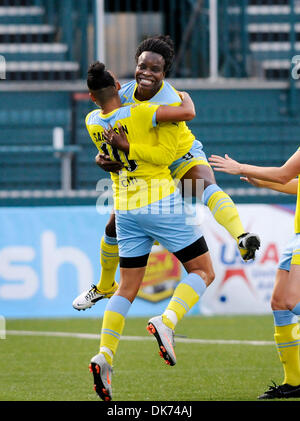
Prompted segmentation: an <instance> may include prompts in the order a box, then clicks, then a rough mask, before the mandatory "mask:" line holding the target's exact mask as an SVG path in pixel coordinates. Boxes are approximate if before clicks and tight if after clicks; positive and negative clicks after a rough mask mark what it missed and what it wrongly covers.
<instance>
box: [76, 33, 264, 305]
mask: <svg viewBox="0 0 300 421" xmlns="http://www.w3.org/2000/svg"><path fill="white" fill-rule="evenodd" d="M174 56H175V52H174V45H173V42H172V39H171V38H170V37H169V36H163V35H162V36H156V37H152V38H148V39H146V40H144V41H143V42H142V43H141V44H140V45H139V46H138V48H137V51H136V72H135V79H136V80H133V81H131V82H129V83H127V84H125V85H124V86H122V88H121V89H120V91H119V95H120V98H121V102H122V105H129V104H140V103H143V102H145V101H147V102H151V103H153V104H158V105H172V106H174V107H177V106H178V105H180V103H181V98H180V96H179V94H178V92H177V91H176V90H175V89H174V88H173V87H172V86H171V85H170V84H169V83H168V82H167V81H166V80H165V76H166V74H167V73H168V72H169V71H170V69H171V67H172V64H173V60H174ZM160 126H163V124H160ZM169 126H170V125H169ZM165 136H166V141H167V140H168V139H170V142H172V138H173V137H174V136H178V137H179V139H178V143H177V150H176V154H175V156H174V161H173V162H172V163H171V165H170V171H171V175H172V177H173V178H174V179H177V180H181V182H182V183H181V185H182V187H183V189H182V193H183V194H184V195H187V196H188V195H192V196H194V197H197V195H198V196H199V194H200V195H201V197H198V199H200V200H201V201H202V202H203V203H204V204H205V205H206V206H208V208H209V209H210V211H211V212H212V215H213V216H214V218H215V219H216V221H217V222H218V223H219V224H221V225H222V226H223V227H224V228H226V230H227V231H228V232H229V233H230V235H231V236H232V237H233V238H234V240H235V241H236V242H237V244H238V247H239V250H240V253H241V255H242V258H243V259H244V260H245V261H247V260H250V259H253V258H254V257H255V252H256V250H257V249H258V248H259V245H260V240H259V238H258V236H257V235H255V234H251V233H246V232H245V229H244V227H243V224H242V222H241V220H240V217H239V214H238V211H237V208H236V206H235V204H234V203H233V201H232V199H231V198H230V197H229V196H228V194H227V193H225V192H224V191H223V190H222V189H221V188H220V187H219V186H218V185H217V184H216V180H215V176H214V173H213V170H212V168H211V166H210V165H209V163H208V161H207V158H206V155H205V153H204V151H203V146H202V143H201V142H200V141H198V140H197V139H195V136H194V135H193V134H192V132H191V131H190V130H189V128H188V126H187V125H186V123H185V122H184V121H182V122H179V123H177V124H176V125H172V126H170V127H169V128H168V131H166V132H165ZM148 148H150V149H151V145H147V144H144V145H143V146H141V147H140V148H139V149H137V150H136V151H135V154H134V159H135V158H137V159H143V154H144V153H148V152H147V150H148ZM131 155H132V156H133V153H132V154H131ZM97 163H98V164H99V165H100V166H101V167H102V168H103V169H105V170H106V171H109V172H111V171H119V170H120V169H121V168H122V163H116V162H112V161H111V158H110V157H109V155H108V154H106V153H101V154H99V155H98V157H97ZM185 180H192V183H187V184H189V185H190V184H192V191H188V189H187V188H185V187H186V185H185V183H184V181H185ZM198 180H203V184H204V191H201V192H199V190H200V189H199V188H197V185H198V187H199V183H197V182H198ZM100 262H101V277H100V280H99V283H98V284H97V285H93V286H92V287H91V289H90V290H88V291H84V292H83V293H82V294H80V295H79V296H78V297H77V298H76V299H75V300H74V301H73V307H74V308H75V309H77V310H81V309H86V308H90V307H92V306H93V305H94V304H95V303H96V302H97V301H98V300H100V299H103V298H109V297H110V296H112V294H113V293H114V291H115V290H116V289H117V283H116V282H115V274H116V271H117V268H118V264H119V256H118V244H117V238H116V228H115V215H114V213H112V215H111V217H110V219H109V221H108V223H107V225H106V228H105V233H104V236H103V237H102V240H101V250H100Z"/></svg>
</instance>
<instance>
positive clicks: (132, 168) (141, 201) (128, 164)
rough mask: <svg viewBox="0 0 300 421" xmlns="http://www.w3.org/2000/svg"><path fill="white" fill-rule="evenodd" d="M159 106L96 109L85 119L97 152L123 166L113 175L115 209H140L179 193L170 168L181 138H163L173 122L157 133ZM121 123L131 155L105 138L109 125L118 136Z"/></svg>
mask: <svg viewBox="0 0 300 421" xmlns="http://www.w3.org/2000/svg"><path fill="white" fill-rule="evenodd" d="M158 107H159V106H158V105H153V104H149V103H144V104H141V105H132V106H124V107H121V108H118V109H116V110H114V111H112V112H111V113H109V114H103V113H102V112H101V110H100V109H97V110H94V111H92V112H91V113H89V114H88V115H87V117H86V127H87V130H88V132H89V134H90V136H91V139H92V140H93V142H94V144H95V145H96V147H97V149H98V150H99V151H100V152H101V153H104V154H105V155H109V156H110V159H111V160H113V161H119V162H122V163H123V165H124V168H123V169H122V170H121V171H120V172H119V174H116V173H111V178H112V181H113V194H114V207H115V209H116V210H133V209H137V208H141V207H143V206H147V205H149V204H151V203H153V202H156V201H158V200H161V199H163V198H164V197H166V196H169V195H170V194H172V193H174V191H175V190H176V187H175V183H174V181H173V179H172V177H171V174H170V170H169V168H168V166H169V165H170V164H171V163H172V162H173V161H174V157H175V155H176V149H177V139H178V136H172V137H171V136H165V135H164V134H166V133H168V127H169V126H171V124H170V123H169V124H168V125H166V129H165V130H164V129H161V130H157V128H156V110H157V108H158ZM118 123H119V124H121V125H122V127H123V129H124V132H125V133H126V135H127V139H128V142H129V144H130V152H129V154H126V153H124V152H123V151H120V150H118V149H117V148H115V147H112V146H111V145H109V144H108V143H107V142H106V140H105V138H104V135H103V131H104V129H108V127H109V125H111V126H112V127H113V129H114V130H115V131H116V132H117V133H118ZM145 144H147V147H145ZM148 145H149V146H148Z"/></svg>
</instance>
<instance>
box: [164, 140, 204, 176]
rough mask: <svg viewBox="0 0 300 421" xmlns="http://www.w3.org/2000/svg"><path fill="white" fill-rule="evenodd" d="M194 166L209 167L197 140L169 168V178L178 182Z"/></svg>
mask: <svg viewBox="0 0 300 421" xmlns="http://www.w3.org/2000/svg"><path fill="white" fill-rule="evenodd" d="M195 165H206V166H208V167H210V165H209V163H208V161H207V158H206V155H205V152H204V151H203V145H202V143H201V142H200V141H199V140H195V141H194V143H193V145H192V147H191V149H190V150H189V152H188V153H187V154H186V155H184V156H182V157H181V158H179V159H176V161H174V162H172V164H171V165H170V166H169V169H170V171H171V176H172V177H173V178H174V179H178V180H180V179H181V178H182V177H183V176H184V174H186V173H187V172H188V171H189V170H190V169H191V168H192V167H194V166H195Z"/></svg>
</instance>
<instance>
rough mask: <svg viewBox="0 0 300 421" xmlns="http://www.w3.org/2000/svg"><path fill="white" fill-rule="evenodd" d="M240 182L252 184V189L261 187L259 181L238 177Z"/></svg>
mask: <svg viewBox="0 0 300 421" xmlns="http://www.w3.org/2000/svg"><path fill="white" fill-rule="evenodd" d="M240 180H242V181H246V183H249V184H252V186H254V187H261V185H260V182H259V180H257V179H256V178H252V177H240Z"/></svg>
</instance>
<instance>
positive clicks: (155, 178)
mask: <svg viewBox="0 0 300 421" xmlns="http://www.w3.org/2000/svg"><path fill="white" fill-rule="evenodd" d="M87 83H88V87H89V91H90V95H91V98H92V99H93V100H94V102H95V103H96V104H97V105H98V106H99V107H100V108H101V110H100V109H96V110H95V111H92V112H91V113H90V114H88V116H87V118H86V125H87V129H88V131H89V134H90V136H91V138H92V140H93V142H94V143H95V145H96V147H97V148H98V149H99V150H105V151H106V152H107V153H109V155H110V156H111V158H112V160H120V161H122V163H123V168H122V170H120V171H119V173H118V174H117V173H112V174H111V177H112V180H113V192H114V209H115V215H116V231H117V238H118V244H119V256H120V285H119V287H118V290H117V291H116V292H115V293H114V295H113V296H112V297H111V298H110V300H109V301H108V303H107V306H106V308H105V312H104V316H103V323H102V329H101V339H100V349H99V353H98V354H96V355H95V356H94V357H93V358H92V360H91V364H90V370H91V372H92V373H93V380H94V385H95V386H94V387H95V390H96V392H97V394H98V395H99V396H100V398H101V399H103V400H107V401H109V400H111V399H112V387H111V375H112V365H113V359H114V356H115V354H116V351H117V347H118V344H119V341H120V337H121V335H122V332H123V328H124V324H125V319H126V315H127V313H128V311H129V309H130V306H131V304H132V302H133V301H134V299H135V297H136V295H137V292H138V290H139V288H140V286H141V282H142V280H143V277H144V274H145V270H146V265H147V261H148V257H149V254H150V252H151V249H152V246H153V243H154V240H157V241H159V243H160V244H161V245H162V246H163V247H165V248H166V249H167V250H169V251H170V252H171V253H173V254H174V255H175V256H176V257H177V258H178V259H179V261H180V262H181V263H182V264H183V266H184V267H185V269H186V271H187V273H188V275H187V276H186V277H185V278H184V279H183V280H182V281H181V282H180V283H179V284H178V285H177V287H176V289H175V291H174V294H173V297H172V298H171V300H170V302H169V305H168V306H167V308H166V310H165V312H164V313H163V315H161V316H156V317H153V318H151V319H150V320H149V322H148V330H149V332H150V333H151V334H154V335H155V337H156V339H157V342H158V345H159V350H160V354H161V356H162V357H163V358H164V359H165V361H166V362H167V363H168V364H170V365H174V364H175V363H176V355H175V352H174V348H173V344H174V339H173V334H174V329H175V326H176V324H177V323H178V322H179V321H180V320H181V319H182V318H183V316H184V315H185V314H186V313H187V312H188V311H189V310H190V309H191V308H192V307H193V306H194V305H195V303H196V302H197V301H198V300H199V298H200V297H201V296H202V295H203V293H204V292H205V290H206V288H207V287H208V285H210V283H211V282H212V281H213V279H214V271H213V267H212V262H211V258H210V254H209V251H208V248H207V245H206V242H205V239H204V237H203V235H202V232H201V229H200V227H199V226H198V225H188V224H187V220H186V219H187V216H188V215H189V213H188V212H187V210H186V207H185V205H184V202H183V199H182V196H181V194H180V192H179V189H178V188H177V187H176V185H175V182H174V180H173V178H172V177H171V174H170V169H169V168H168V166H169V165H170V163H171V162H173V161H174V156H175V155H176V150H177V142H178V136H173V135H172V136H168V128H169V126H172V123H168V124H165V125H164V126H163V127H159V128H156V125H157V123H158V122H167V121H173V122H174V121H180V120H182V119H185V120H189V119H191V118H193V117H194V115H195V110H194V105H193V102H192V100H191V99H190V97H189V96H188V95H187V94H184V97H183V102H182V104H181V105H180V106H179V107H170V106H159V105H154V104H149V103H143V104H139V105H136V104H134V105H128V106H123V107H122V103H121V100H120V97H119V95H118V82H117V81H116V80H115V78H114V77H113V76H112V74H111V73H110V72H108V71H106V70H105V66H104V65H103V64H101V63H99V62H97V63H95V64H93V65H92V66H91V67H90V68H89V72H88V81H87ZM110 127H113V129H114V130H116V131H118V132H121V134H122V130H123V131H125V132H126V136H127V137H126V136H116V138H115V137H114V135H113V133H114V131H113V130H109V128H110ZM149 145H150V147H149ZM146 146H148V148H146ZM139 153H142V155H143V159H139V158H138V155H139ZM129 177H130V180H132V179H134V183H128V182H126V181H127V179H128V178H129Z"/></svg>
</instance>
